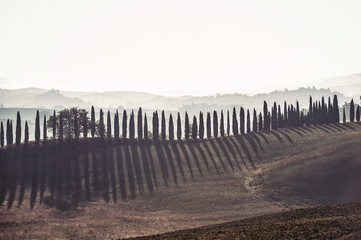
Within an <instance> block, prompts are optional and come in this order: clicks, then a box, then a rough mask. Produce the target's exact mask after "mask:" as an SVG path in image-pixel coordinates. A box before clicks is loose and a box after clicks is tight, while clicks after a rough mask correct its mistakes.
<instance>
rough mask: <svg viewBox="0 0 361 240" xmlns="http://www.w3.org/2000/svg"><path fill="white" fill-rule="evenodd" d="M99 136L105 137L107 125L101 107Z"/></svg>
mask: <svg viewBox="0 0 361 240" xmlns="http://www.w3.org/2000/svg"><path fill="white" fill-rule="evenodd" d="M99 137H100V138H105V125H104V113H103V109H100V117H99Z"/></svg>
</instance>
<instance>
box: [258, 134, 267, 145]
mask: <svg viewBox="0 0 361 240" xmlns="http://www.w3.org/2000/svg"><path fill="white" fill-rule="evenodd" d="M256 135H258V136H261V137H262V138H263V140H264V141H265V142H266V143H267V144H269V142H268V140H267V138H266V136H265V135H264V133H263V132H256Z"/></svg>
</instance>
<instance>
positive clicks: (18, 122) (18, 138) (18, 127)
mask: <svg viewBox="0 0 361 240" xmlns="http://www.w3.org/2000/svg"><path fill="white" fill-rule="evenodd" d="M15 136H16V138H15V143H16V145H18V146H19V145H20V143H21V118H20V112H19V111H18V113H17V116H16V133H15Z"/></svg>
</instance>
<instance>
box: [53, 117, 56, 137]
mask: <svg viewBox="0 0 361 240" xmlns="http://www.w3.org/2000/svg"><path fill="white" fill-rule="evenodd" d="M53 139H54V140H55V139H56V113H55V110H54V112H53Z"/></svg>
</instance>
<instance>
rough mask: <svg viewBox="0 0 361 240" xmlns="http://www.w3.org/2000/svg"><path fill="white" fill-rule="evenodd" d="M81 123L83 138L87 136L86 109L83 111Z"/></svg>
mask: <svg viewBox="0 0 361 240" xmlns="http://www.w3.org/2000/svg"><path fill="white" fill-rule="evenodd" d="M81 124H82V125H83V138H87V137H88V113H87V111H84V116H83V122H82V123H81Z"/></svg>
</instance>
